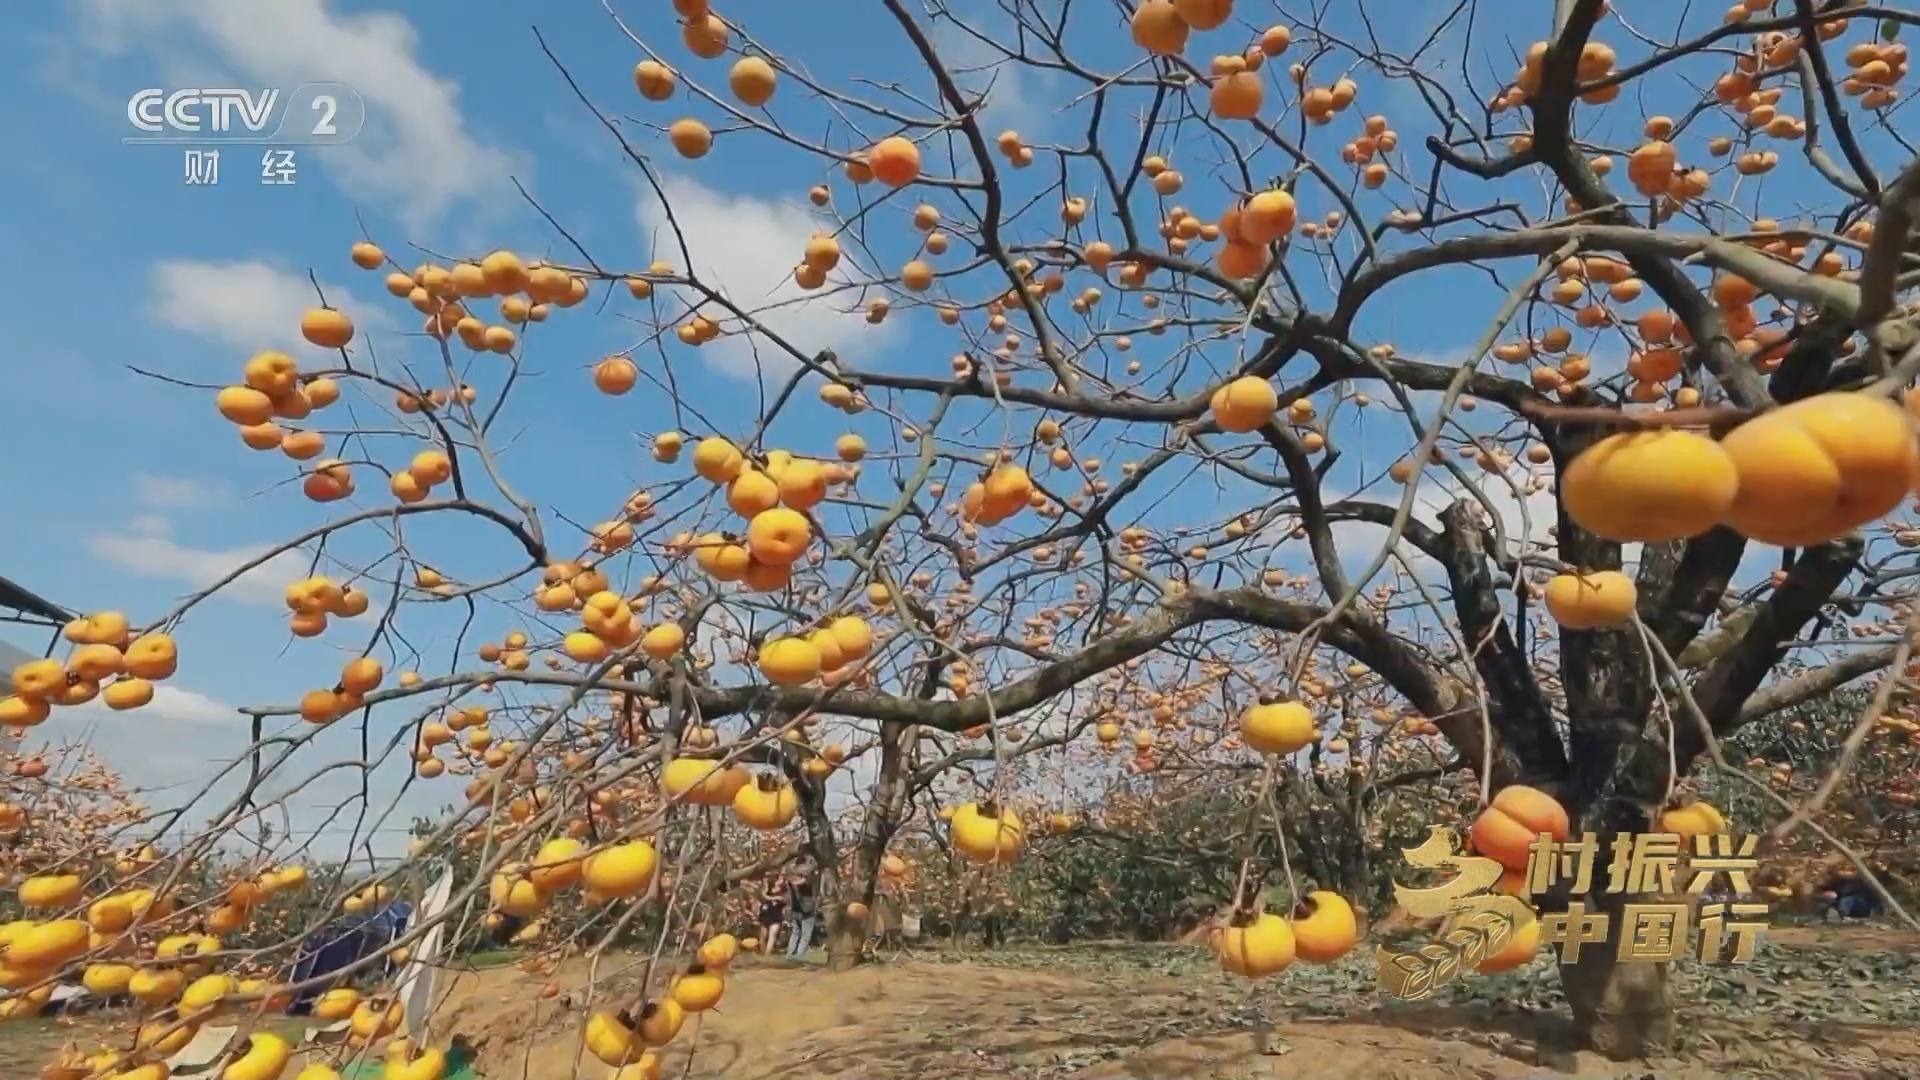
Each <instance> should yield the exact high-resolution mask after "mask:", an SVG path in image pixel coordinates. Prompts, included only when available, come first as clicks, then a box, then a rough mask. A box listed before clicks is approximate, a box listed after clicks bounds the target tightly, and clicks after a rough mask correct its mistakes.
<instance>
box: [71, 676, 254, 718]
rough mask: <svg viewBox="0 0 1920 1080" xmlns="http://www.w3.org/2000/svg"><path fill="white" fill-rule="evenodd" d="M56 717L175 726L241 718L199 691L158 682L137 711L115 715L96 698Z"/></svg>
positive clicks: (232, 710)
mask: <svg viewBox="0 0 1920 1080" xmlns="http://www.w3.org/2000/svg"><path fill="white" fill-rule="evenodd" d="M54 715H55V716H56V717H79V716H84V717H87V718H89V719H95V720H101V721H103V722H104V721H105V720H106V719H107V718H112V719H113V720H115V721H125V720H129V719H138V720H147V721H154V720H158V721H163V722H166V723H175V724H235V723H239V722H240V721H241V716H240V714H239V713H238V712H236V711H235V710H234V707H233V706H231V705H228V704H227V703H225V702H223V701H219V700H216V699H214V698H212V697H209V696H207V695H206V694H203V693H201V692H200V691H198V690H188V689H186V688H185V687H180V686H168V685H167V684H165V683H160V684H158V685H156V686H155V687H154V688H153V700H152V701H149V702H147V703H146V704H145V705H142V706H141V707H140V708H139V709H136V710H129V711H126V712H115V711H114V710H112V709H109V708H107V707H106V705H104V704H102V703H101V701H100V699H98V698H95V699H94V700H92V701H89V702H87V703H86V704H85V705H76V706H74V707H73V708H70V709H60V710H57V711H56V712H55V713H54Z"/></svg>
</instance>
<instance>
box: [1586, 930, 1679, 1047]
mask: <svg viewBox="0 0 1920 1080" xmlns="http://www.w3.org/2000/svg"><path fill="white" fill-rule="evenodd" d="M1560 987H1561V989H1562V990H1564V991H1565V992H1566V995H1567V1004H1568V1005H1569V1006H1571V1007H1572V1009H1573V1021H1574V1025H1575V1026H1576V1028H1577V1029H1578V1030H1579V1032H1580V1035H1581V1037H1582V1038H1583V1039H1584V1040H1585V1041H1586V1044H1587V1045H1588V1046H1590V1047H1592V1048H1593V1050H1594V1051H1596V1052H1597V1053H1600V1054H1604V1055H1606V1056H1607V1057H1609V1058H1611V1059H1613V1060H1614V1061H1630V1060H1633V1059H1635V1058H1644V1057H1652V1056H1656V1055H1660V1054H1664V1053H1667V1052H1668V1051H1670V1050H1671V1049H1672V1048H1673V1039H1674V1015H1673V999H1672V997H1671V996H1670V995H1669V994H1668V992H1667V965H1665V964H1645V963H1621V962H1619V961H1618V960H1616V959H1615V958H1614V950H1613V949H1612V948H1611V947H1594V946H1589V947H1587V948H1585V949H1583V950H1581V953H1580V962H1579V963H1577V964H1563V965H1561V968H1560Z"/></svg>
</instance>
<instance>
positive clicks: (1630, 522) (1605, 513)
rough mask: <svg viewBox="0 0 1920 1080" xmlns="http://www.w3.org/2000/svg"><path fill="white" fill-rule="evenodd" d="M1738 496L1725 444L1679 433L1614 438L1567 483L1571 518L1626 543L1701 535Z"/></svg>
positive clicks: (1579, 461) (1564, 493)
mask: <svg viewBox="0 0 1920 1080" xmlns="http://www.w3.org/2000/svg"><path fill="white" fill-rule="evenodd" d="M1739 489H1740V476H1739V472H1738V470H1737V468H1736V466H1735V465H1734V460H1733V458H1731V457H1730V456H1728V454H1727V452H1726V451H1725V450H1724V449H1722V448H1721V445H1720V444H1719V443H1717V442H1714V441H1713V440H1712V439H1709V438H1707V437H1706V436H1704V435H1696V434H1694V433H1692V432H1688V431H1681V430H1678V429H1675V428H1660V429H1656V430H1652V431H1628V432H1621V433H1619V434H1616V435H1609V436H1607V437H1606V438H1604V439H1601V440H1600V441H1599V442H1597V443H1595V444H1594V445H1592V446H1590V447H1588V448H1587V449H1586V450H1584V451H1582V452H1581V453H1580V454H1579V456H1577V457H1575V458H1574V459H1573V461H1572V462H1571V463H1570V464H1569V465H1568V466H1567V469H1566V472H1565V474H1564V475H1562V476H1561V477H1560V497H1561V500H1562V502H1563V503H1564V505H1565V506H1566V509H1567V516H1568V517H1570V518H1572V519H1573V521H1574V523H1575V524H1576V525H1579V526H1580V527H1581V528H1583V529H1587V530H1588V531H1590V532H1593V533H1595V534H1597V535H1599V536H1602V537H1604V538H1606V539H1608V540H1615V541H1619V542H1621V543H1632V542H1634V541H1640V542H1643V543H1649V544H1656V543H1664V542H1666V541H1669V540H1685V539H1688V538H1690V537H1694V536H1698V535H1700V534H1701V533H1703V532H1706V531H1707V530H1708V529H1711V528H1712V527H1713V526H1714V525H1715V524H1716V523H1717V522H1718V521H1719V520H1720V519H1721V517H1722V516H1723V515H1724V514H1725V513H1726V512H1727V510H1728V509H1729V508H1730V507H1732V505H1733V501H1734V498H1735V496H1736V495H1737V494H1738V492H1739Z"/></svg>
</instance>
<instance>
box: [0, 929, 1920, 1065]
mask: <svg viewBox="0 0 1920 1080" xmlns="http://www.w3.org/2000/svg"><path fill="white" fill-rule="evenodd" d="M1767 940H1769V941H1770V942H1772V943H1773V944H1774V945H1776V946H1779V948H1778V949H1777V950H1776V951H1775V952H1774V953H1773V954H1772V956H1773V959H1772V961H1771V965H1772V966H1771V967H1768V968H1765V969H1764V970H1760V969H1756V970H1755V971H1754V972H1752V973H1749V974H1744V975H1743V974H1738V973H1736V974H1734V975H1730V976H1727V977H1726V978H1725V980H1723V983H1716V984H1714V986H1716V987H1720V990H1717V991H1716V990H1715V989H1714V988H1713V987H1708V988H1706V989H1704V990H1703V989H1701V987H1700V986H1690V987H1688V988H1686V989H1684V990H1683V992H1682V993H1681V994H1679V995H1677V996H1681V997H1682V1000H1683V1009H1684V1010H1685V1011H1684V1013H1683V1015H1684V1016H1685V1017H1686V1018H1687V1022H1686V1032H1685V1034H1684V1036H1683V1038H1684V1042H1685V1044H1686V1047H1687V1049H1686V1051H1685V1053H1684V1055H1683V1056H1681V1057H1678V1058H1675V1059H1671V1060H1663V1061H1657V1062H1646V1063H1640V1064H1636V1065H1633V1066H1615V1065H1612V1064H1610V1063H1608V1062H1605V1061H1603V1060H1601V1059H1599V1058H1596V1057H1595V1056H1593V1055H1591V1054H1587V1053H1583V1052H1577V1051H1575V1050H1574V1049H1573V1048H1572V1047H1573V1036H1572V1032H1571V1030H1570V1024H1569V1023H1568V1022H1567V1021H1566V1019H1565V1018H1564V1015H1565V1013H1564V1007H1563V1006H1560V1007H1541V1006H1538V1005H1537V1004H1536V1005H1532V1006H1529V1005H1528V1004H1527V1001H1528V998H1527V995H1528V993H1530V992H1534V991H1533V990H1531V989H1530V988H1531V987H1533V986H1536V985H1537V984H1538V983H1540V982H1542V981H1545V982H1551V981H1552V979H1553V976H1552V974H1551V972H1547V971H1545V969H1543V972H1544V974H1542V973H1536V980H1535V983H1533V984H1526V983H1502V984H1497V985H1490V986H1485V987H1482V988H1481V989H1480V990H1478V991H1475V994H1476V996H1474V997H1472V998H1471V999H1469V1000H1465V1001H1455V1002H1452V1003H1441V1004H1428V1003H1421V1004H1417V1005H1413V1004H1405V1003H1383V1002H1382V1001H1381V999H1380V998H1378V996H1377V995H1374V994H1372V993H1370V992H1368V989H1367V986H1368V984H1369V983H1370V977H1369V972H1368V971H1367V970H1366V967H1367V965H1366V964H1365V962H1364V961H1361V962H1358V963H1354V964H1351V965H1349V967H1348V969H1347V970H1345V971H1341V970H1339V969H1338V968H1333V967H1319V968H1314V967H1308V966H1305V965H1296V966H1295V967H1294V968H1293V969H1290V970H1289V972H1288V973H1287V974H1286V975H1285V976H1282V977H1280V978H1278V979H1274V980H1269V981H1266V982H1264V983H1262V984H1260V985H1259V986H1257V987H1253V986H1249V984H1248V983H1246V982H1245V981H1244V980H1237V979H1230V978H1227V977H1225V976H1223V975H1221V974H1220V973H1219V972H1218V971H1216V970H1214V969H1213V967H1212V965H1211V964H1210V963H1209V962H1208V959H1207V957H1206V954H1205V952H1204V951H1203V950H1199V949H1192V948H1182V947H1178V946H1134V945H1112V946H1091V945H1090V946H1073V947H1069V948H1065V949H1035V948H1017V947H1016V948H1010V949H998V950H992V951H990V952H989V951H980V950H937V951H934V950H928V951H920V952H913V953H909V954H903V955H897V956H893V957H890V958H887V959H886V960H885V962H882V963H877V964H872V965H867V966H863V967H861V968H858V969H856V970H854V971H851V972H848V973H845V974H838V975H835V974H830V973H828V972H826V971H825V970H824V969H823V968H822V967H821V966H819V964H818V960H819V955H818V954H817V953H816V954H815V955H814V958H813V959H814V961H815V962H813V963H800V964H796V963H789V962H786V961H781V960H763V959H760V958H758V957H751V958H742V959H741V960H739V961H737V962H736V964H735V970H734V971H733V972H732V973H731V974H730V976H729V979H728V985H727V992H726V996H725V998H724V1000H723V1001H722V1002H721V1004H720V1006H719V1008H717V1009H715V1010H714V1011H712V1012H709V1013H706V1014H704V1015H703V1016H701V1017H699V1018H697V1019H690V1020H689V1022H688V1026H687V1028H686V1029H684V1030H683V1032H682V1034H681V1036H680V1038H679V1039H678V1040H676V1042H675V1044H674V1046H673V1048H672V1051H671V1052H670V1053H669V1054H668V1055H667V1058H666V1066H667V1068H666V1069H665V1070H664V1072H663V1075H665V1076H667V1077H675V1078H678V1077H687V1078H692V1080H699V1078H721V1077H723V1078H725V1080H814V1078H845V1080H946V1078H955V1080H962V1078H964V1080H987V1078H994V1080H1000V1078H1019V1080H1056V1078H1073V1080H1131V1078H1154V1080H1161V1078H1171V1077H1178V1078H1181V1080H1254V1078H1259V1077H1298V1078H1303V1080H1305V1078H1312V1080H1320V1078H1330V1080H1331V1078H1342V1077H1384V1078H1388V1080H1426V1078H1433V1080H1468V1078H1472V1080H1547V1078H1554V1077H1562V1078H1564V1077H1580V1078H1582V1080H1651V1078H1657V1080H1694V1078H1702V1080H1704V1078H1706V1077H1723V1076H1728V1075H1738V1076H1742V1077H1774V1076H1778V1077H1800V1076H1807V1077H1833V1078H1844V1080H1869V1078H1892V1077H1903V1078H1907V1077H1916V1076H1920V1022H1917V1021H1920V936H1917V935H1913V934H1910V933H1906V932H1904V931H1898V930H1892V929H1885V928H1876V927H1845V928H1827V927H1798V928H1787V927H1781V928H1776V929H1775V930H1773V931H1771V932H1770V933H1769V936H1768V939H1767ZM641 963H642V961H641V960H640V959H639V958H634V957H607V958H602V960H601V961H600V964H599V967H598V969H597V973H596V974H597V977H598V979H599V980H601V981H600V983H599V985H600V986H602V987H612V988H616V989H617V988H618V987H621V986H623V985H625V986H631V985H633V984H634V981H635V980H636V979H637V977H638V975H639V967H640V964H641ZM1863 965H1865V966H1863ZM1874 965H1878V966H1874ZM1502 978H1503V979H1508V978H1511V977H1510V976H1503V977H1502ZM1316 980H1317V981H1316ZM1741 980H1745V981H1746V982H1747V983H1752V984H1756V985H1755V986H1754V987H1753V988H1752V991H1751V992H1752V993H1753V994H1757V995H1761V996H1759V997H1756V998H1752V999H1750V1000H1747V999H1743V1000H1740V1001H1732V1002H1723V1004H1722V1005H1721V1006H1718V1007H1716V1006H1714V1005H1712V1004H1705V1005H1703V1004H1701V1003H1700V1000H1699V999H1706V1000H1709V1001H1711V1000H1712V999H1713V998H1714V997H1715V995H1716V993H1725V992H1732V991H1738V990H1739V987H1740V985H1741V982H1740V981H1741ZM589 981H590V977H589V965H588V964H587V962H586V961H584V960H575V961H569V962H568V963H566V964H565V965H563V966H562V967H561V968H560V970H559V971H558V972H555V973H551V974H538V975H535V974H528V973H525V972H522V971H520V970H519V969H517V968H515V967H512V966H503V967H498V968H491V969H488V970H484V971H478V972H465V973H461V974H459V975H457V976H453V977H451V979H450V982H449V984H447V985H446V987H445V995H446V997H445V1001H444V1004H443V1007H442V1008H441V1009H439V1010H438V1011H437V1016H438V1017H439V1018H440V1019H437V1020H436V1024H435V1026H436V1028H437V1029H439V1030H440V1032H441V1034H443V1035H445V1034H452V1033H455V1032H457V1033H459V1034H461V1035H463V1036H465V1037H466V1038H468V1039H469V1040H471V1041H472V1042H473V1043H474V1044H475V1045H476V1046H477V1048H478V1050H479V1052H480V1066H481V1074H482V1075H483V1076H485V1077H486V1078H487V1080H572V1078H573V1077H575V1076H579V1077H586V1078H591V1080H601V1078H604V1077H605V1076H606V1075H607V1072H608V1070H607V1069H606V1067H605V1066H602V1065H601V1064H600V1063H598V1062H597V1061H594V1060H593V1059H591V1058H589V1057H586V1056H584V1054H583V1052H582V1051H581V1049H580V1034H579V1026H580V1018H581V1017H582V1016H583V1015H584V1011H585V1009H586V1008H588V1007H590V1006H591V1005H593V1004H603V1003H604V1001H602V1002H599V1003H590V1002H589V1001H588V999H587V995H586V987H587V986H588V984H589ZM1867 983H1873V984H1886V985H1878V986H1877V992H1879V993H1881V994H1882V995H1883V996H1889V995H1890V996H1891V998H1893V999H1897V1000H1896V1001H1895V1003H1894V1004H1893V1005H1892V1006H1889V1008H1892V1009H1893V1010H1894V1011H1893V1012H1889V1013H1885V1014H1884V1015H1885V1017H1886V1022H1870V1021H1855V1020H1845V1019H1840V1020H1836V1019H1834V1016H1836V1015H1839V1013H1836V1012H1835V1011H1834V1009H1832V1008H1827V1006H1836V1007H1837V1008H1839V1009H1840V1011H1841V1012H1844V1006H1845V1001H1846V1000H1848V999H1850V998H1858V997H1860V996H1861V995H1863V994H1866V993H1868V990H1867V989H1865V987H1864V985H1863V984H1867ZM550 984H551V985H550ZM1905 984H1911V985H1905ZM543 991H547V992H552V993H553V996H551V997H545V996H543ZM606 992H607V991H606V990H604V989H603V990H602V993H603V994H605V993H606ZM1836 995H1838V996H1839V997H1836ZM1508 998H1517V1000H1518V1001H1519V1002H1520V1003H1519V1004H1515V1003H1514V1002H1513V1001H1510V1000H1507V999H1508ZM1754 1002H1759V1003H1760V1004H1758V1005H1756V1004H1754ZM1836 1003H1838V1004H1837V1005H1836ZM1262 1015H1264V1016H1265V1017H1266V1018H1267V1019H1268V1020H1269V1021H1270V1022H1271V1027H1270V1031H1269V1035H1268V1051H1269V1052H1268V1053H1266V1054H1261V1053H1258V1052H1256V1049H1255V1040H1256V1034H1255V1033H1256V1029H1257V1021H1258V1018H1259V1017H1260V1016H1262ZM102 1026H103V1022H102V1021H100V1020H97V1019H91V1018H75V1019H72V1020H59V1019H45V1020H31V1021H17V1022H12V1023H9V1024H6V1025H4V1026H0V1080H26V1078H29V1077H33V1076H35V1075H36V1074H37V1073H38V1070H39V1067H40V1065H41V1064H44V1063H45V1061H46V1060H47V1059H48V1057H50V1056H51V1055H52V1053H53V1052H54V1051H55V1050H56V1049H57V1048H58V1047H59V1046H60V1045H61V1044H62V1043H63V1042H66V1041H69V1040H72V1041H76V1042H79V1043H80V1044H81V1045H83V1046H93V1045H97V1043H98V1036H99V1033H100V1031H101V1030H102ZM689 1055H691V1056H692V1060H691V1061H689V1060H688V1057H689ZM292 1071H294V1070H292V1069H290V1070H289V1072H290V1073H291V1072H292Z"/></svg>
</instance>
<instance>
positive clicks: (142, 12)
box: [81, 0, 518, 226]
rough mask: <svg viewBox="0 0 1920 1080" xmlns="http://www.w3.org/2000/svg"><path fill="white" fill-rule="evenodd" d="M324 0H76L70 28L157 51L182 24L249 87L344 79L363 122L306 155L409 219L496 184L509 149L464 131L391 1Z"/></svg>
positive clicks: (447, 89)
mask: <svg viewBox="0 0 1920 1080" xmlns="http://www.w3.org/2000/svg"><path fill="white" fill-rule="evenodd" d="M330 7H331V6H330V5H329V4H328V2H327V0H84V2H83V3H82V4H81V9H82V11H83V12H84V13H85V15H86V16H88V17H87V18H86V19H85V20H84V22H85V23H86V25H84V26H83V27H82V28H81V33H82V35H83V36H84V38H85V40H87V41H88V42H89V43H91V44H93V45H94V46H96V47H98V48H100V49H102V50H104V51H106V52H108V53H110V54H118V53H125V52H127V51H129V50H130V49H133V48H141V49H144V50H147V51H149V52H155V53H157V52H158V51H159V49H160V47H161V45H163V44H164V43H165V42H164V39H163V35H164V34H165V33H166V32H167V31H181V30H184V31H187V32H189V33H190V34H191V35H192V36H193V37H194V38H195V39H196V41H197V42H198V43H199V44H200V45H202V46H204V47H205V48H207V49H210V50H211V52H212V54H213V57H212V58H213V59H214V60H215V61H217V62H218V63H220V64H223V65H226V66H229V67H231V68H232V69H234V70H235V71H236V72H238V73H240V74H241V75H244V76H247V77H250V78H252V79H253V80H255V82H256V83H257V84H258V85H261V86H277V87H281V88H283V89H284V90H285V91H287V92H291V91H292V90H293V88H294V87H295V86H297V85H298V84H300V83H305V82H344V83H346V84H347V85H349V86H352V87H353V88H354V89H355V90H357V91H359V93H360V96H361V97H362V98H363V99H365V101H366V103H367V110H368V114H369V115H368V117H367V125H366V128H365V129H364V130H363V131H362V132H361V133H360V135H359V136H358V137H356V138H355V139H354V141H353V142H351V143H347V144H344V145H339V146H332V147H326V148H324V149H321V150H320V151H319V153H318V154H317V155H316V156H318V157H320V158H321V160H322V161H324V162H325V163H326V165H327V168H328V169H329V171H330V172H333V173H334V174H335V175H336V177H337V179H338V181H339V183H340V185H341V186H342V187H343V188H345V189H347V190H349V191H351V192H354V193H356V194H359V195H363V196H366V197H369V198H377V199H380V200H383V201H386V202H388V203H391V204H396V205H397V206H398V207H399V209H400V211H401V213H402V215H403V216H404V217H406V218H407V219H408V220H409V221H410V223H412V224H415V225H416V226H417V225H422V224H424V223H426V222H427V221H429V220H430V219H432V218H434V217H436V216H437V215H439V214H440V213H441V212H443V211H445V210H446V209H447V208H448V207H449V206H451V205H452V204H453V203H454V202H456V201H458V200H462V199H478V198H480V197H482V196H484V195H486V194H489V193H491V192H494V191H496V190H498V189H499V187H500V186H501V185H503V184H504V183H505V180H506V177H507V174H508V173H510V172H512V171H514V169H515V168H516V167H518V166H517V163H516V160H515V159H514V157H513V156H512V155H510V154H508V153H506V152H504V151H502V150H500V149H497V148H495V147H492V146H488V145H486V144H484V143H482V142H480V141H478V140H476V139H475V138H474V137H473V135H472V134H470V133H469V131H468V129H467V123H466V119H465V118H464V117H463V116H462V115H461V113H460V109H459V106H458V103H457V100H456V99H457V98H458V97H459V93H460V87H459V84H458V83H456V82H454V81H452V80H449V79H442V78H439V77H437V76H435V75H434V74H433V73H432V72H431V71H428V70H427V69H426V68H425V67H424V66H422V64H421V63H420V59H419V56H418V45H419V34H418V33H417V31H416V30H415V29H414V26H413V24H412V23H411V22H409V21H408V20H407V19H406V18H404V17H402V16H400V15H398V14H394V13H392V12H367V13H363V14H355V15H348V14H345V13H343V12H338V11H334V10H331V9H330ZM303 156H304V155H303Z"/></svg>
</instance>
